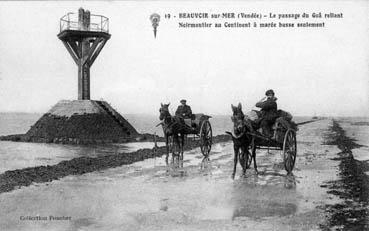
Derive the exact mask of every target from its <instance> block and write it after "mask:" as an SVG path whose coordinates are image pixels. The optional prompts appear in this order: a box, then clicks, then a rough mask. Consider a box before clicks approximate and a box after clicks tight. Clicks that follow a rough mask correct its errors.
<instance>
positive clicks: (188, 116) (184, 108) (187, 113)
mask: <svg viewBox="0 0 369 231" xmlns="http://www.w3.org/2000/svg"><path fill="white" fill-rule="evenodd" d="M186 102H187V101H186V100H185V99H182V100H181V101H180V103H181V105H179V106H178V108H177V110H176V116H178V117H180V118H182V119H183V120H184V122H185V124H186V125H187V126H189V127H192V121H191V120H192V110H191V107H190V106H189V105H187V104H186Z"/></svg>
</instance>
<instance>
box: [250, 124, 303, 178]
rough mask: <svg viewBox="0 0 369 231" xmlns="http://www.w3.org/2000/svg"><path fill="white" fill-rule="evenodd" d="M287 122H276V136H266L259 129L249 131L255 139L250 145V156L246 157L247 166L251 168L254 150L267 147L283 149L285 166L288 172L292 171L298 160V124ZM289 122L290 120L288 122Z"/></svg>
mask: <svg viewBox="0 0 369 231" xmlns="http://www.w3.org/2000/svg"><path fill="white" fill-rule="evenodd" d="M286 122H287V121H285V123H280V122H278V121H277V122H276V123H275V125H274V133H275V134H274V136H273V137H272V138H269V137H266V136H264V135H262V134H260V133H259V132H257V131H254V132H248V134H249V135H251V136H252V137H253V141H252V142H251V145H250V146H249V152H248V158H245V161H246V167H247V168H249V166H250V165H251V160H252V158H251V157H252V150H253V148H255V149H267V150H281V151H282V152H283V162H284V168H285V169H286V171H287V173H291V172H292V170H293V168H294V166H295V161H296V155H297V142H296V131H297V127H296V125H291V126H286ZM287 123H289V122H287Z"/></svg>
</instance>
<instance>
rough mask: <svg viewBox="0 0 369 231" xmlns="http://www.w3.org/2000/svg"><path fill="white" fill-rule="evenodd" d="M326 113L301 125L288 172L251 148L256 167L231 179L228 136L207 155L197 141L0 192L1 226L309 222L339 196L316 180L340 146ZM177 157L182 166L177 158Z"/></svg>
mask: <svg viewBox="0 0 369 231" xmlns="http://www.w3.org/2000/svg"><path fill="white" fill-rule="evenodd" d="M331 124H332V123H331V121H330V120H323V121H317V122H314V123H311V124H307V125H304V126H301V128H300V131H299V132H298V136H297V140H298V153H299V154H298V157H297V160H296V168H295V169H294V172H293V173H294V175H292V176H286V171H285V170H284V168H283V163H282V157H281V155H280V152H279V151H271V152H270V153H268V152H267V151H261V150H260V151H258V154H257V162H258V168H259V171H260V174H259V175H256V174H255V172H254V171H253V169H250V170H248V171H247V176H246V178H244V177H241V176H240V175H241V168H240V167H238V172H237V175H236V179H235V180H232V179H231V171H232V165H233V147H232V143H231V142H220V143H217V144H215V145H214V147H213V150H212V153H211V158H210V160H206V159H203V158H202V155H201V153H200V150H199V148H195V149H191V150H188V151H186V152H185V155H184V161H183V162H181V161H178V160H176V159H174V160H171V161H170V163H169V165H168V166H167V165H166V163H165V158H164V156H162V157H157V158H148V159H145V160H142V161H138V162H136V163H133V164H129V165H123V166H120V167H116V168H109V169H105V170H99V171H95V172H91V173H86V174H83V175H69V176H66V177H64V178H61V179H60V180H56V181H52V182H50V183H41V184H32V185H30V186H29V187H21V188H20V189H18V190H15V191H12V192H8V193H2V194H0V200H1V201H2V207H1V209H0V216H1V217H3V218H4V219H3V220H2V221H0V227H3V228H5V230H245V229H247V230H249V229H250V230H317V229H320V226H319V224H323V223H324V222H325V221H326V214H325V210H324V209H322V208H323V207H324V206H325V205H326V204H327V203H328V204H336V203H339V202H340V198H338V197H337V196H335V195H330V194H328V193H327V191H328V189H327V188H326V187H320V185H322V184H324V182H328V181H335V180H338V177H337V174H338V172H339V166H338V163H337V161H334V160H331V159H333V158H334V157H336V156H337V153H338V152H340V149H338V148H337V147H336V146H335V145H325V144H323V143H324V139H325V137H324V136H323V134H329V133H330V132H331V131H330V130H329V126H330V125H331ZM182 165H183V166H182ZM37 215H38V216H45V217H47V216H49V215H53V216H65V217H69V216H70V217H71V220H68V221H58V222H54V221H53V222H51V221H20V216H37Z"/></svg>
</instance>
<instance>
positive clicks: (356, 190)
mask: <svg viewBox="0 0 369 231" xmlns="http://www.w3.org/2000/svg"><path fill="white" fill-rule="evenodd" d="M330 130H331V133H330V135H329V136H327V137H326V143H325V144H328V145H336V146H337V147H338V148H339V149H340V150H341V152H339V153H337V158H334V159H333V160H335V161H339V179H338V180H336V181H329V182H326V183H325V184H323V185H321V187H325V188H328V193H329V194H332V195H335V196H338V197H339V198H340V199H341V200H342V201H341V202H339V203H337V204H329V205H326V206H325V207H324V208H323V209H324V210H325V211H326V213H327V222H326V224H321V225H320V228H321V229H322V230H333V229H334V230H369V219H368V217H369V176H368V175H367V174H365V172H368V171H369V163H368V162H365V161H358V160H355V159H354V158H353V155H352V149H354V148H360V147H361V146H360V145H358V144H356V143H355V141H354V140H353V139H351V138H349V137H347V136H346V134H345V131H344V130H343V129H342V127H341V126H340V124H339V121H335V120H334V121H333V125H332V126H331V127H330Z"/></svg>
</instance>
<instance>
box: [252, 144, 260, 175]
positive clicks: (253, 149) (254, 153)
mask: <svg viewBox="0 0 369 231" xmlns="http://www.w3.org/2000/svg"><path fill="white" fill-rule="evenodd" d="M252 159H253V160H254V169H255V172H256V174H259V172H258V167H257V165H256V146H255V145H254V146H253V147H252Z"/></svg>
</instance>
